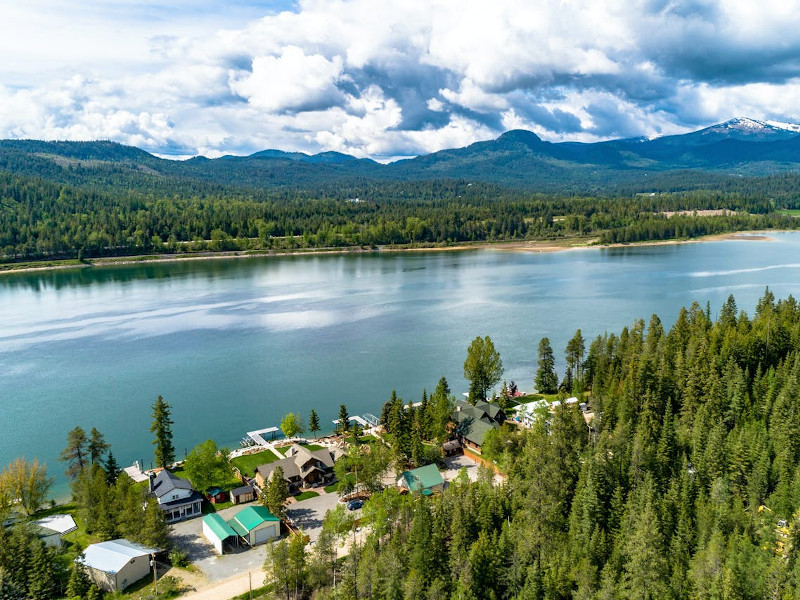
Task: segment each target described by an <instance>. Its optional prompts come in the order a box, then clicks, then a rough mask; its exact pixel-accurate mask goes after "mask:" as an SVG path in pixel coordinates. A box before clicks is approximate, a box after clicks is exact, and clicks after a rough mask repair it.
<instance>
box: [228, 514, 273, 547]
mask: <svg viewBox="0 0 800 600" xmlns="http://www.w3.org/2000/svg"><path fill="white" fill-rule="evenodd" d="M228 525H229V526H230V527H231V529H233V530H234V531H235V532H236V534H237V535H238V536H239V538H241V540H242V541H243V542H245V543H246V544H247V545H249V546H257V545H259V544H264V543H266V542H267V540H271V539H272V538H276V537H279V536H280V534H281V521H280V519H278V517H276V516H275V515H273V514H272V513H271V512H269V510H267V509H266V508H264V507H263V506H248V507H247V508H243V509H242V510H241V511H239V512H238V513H237V514H236V515H234V517H233V518H232V519H230V520H229V521H228Z"/></svg>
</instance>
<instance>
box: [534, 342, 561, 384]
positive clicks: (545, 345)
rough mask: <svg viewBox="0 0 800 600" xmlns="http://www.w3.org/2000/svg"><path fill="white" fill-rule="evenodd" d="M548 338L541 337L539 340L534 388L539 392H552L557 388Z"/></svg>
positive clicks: (556, 377) (553, 361)
mask: <svg viewBox="0 0 800 600" xmlns="http://www.w3.org/2000/svg"><path fill="white" fill-rule="evenodd" d="M555 364H556V362H555V358H554V356H553V348H552V347H551V346H550V340H549V339H548V338H546V337H543V338H542V339H541V340H540V341H539V359H538V369H537V370H536V382H535V383H536V390H537V391H538V392H539V393H540V394H554V393H555V392H556V390H557V389H558V375H556V370H555Z"/></svg>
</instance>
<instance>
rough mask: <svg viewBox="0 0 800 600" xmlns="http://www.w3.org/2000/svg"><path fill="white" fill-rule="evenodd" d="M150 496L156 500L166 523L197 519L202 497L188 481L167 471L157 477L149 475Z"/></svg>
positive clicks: (164, 470) (163, 470) (162, 470)
mask: <svg viewBox="0 0 800 600" xmlns="http://www.w3.org/2000/svg"><path fill="white" fill-rule="evenodd" d="M150 495H152V496H154V497H155V498H156V499H157V500H158V505H159V506H160V507H161V510H163V511H164V514H165V517H166V519H167V523H175V522H176V521H182V520H184V519H191V518H194V517H199V516H200V514H201V507H202V504H203V496H202V495H201V494H200V493H198V492H197V491H195V489H194V488H193V487H192V484H191V483H189V480H188V479H182V478H180V477H178V476H177V475H174V474H173V473H170V472H169V471H168V470H167V469H161V472H160V473H159V474H158V475H153V474H152V473H151V474H150Z"/></svg>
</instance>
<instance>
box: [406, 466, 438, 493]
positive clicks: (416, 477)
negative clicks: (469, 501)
mask: <svg viewBox="0 0 800 600" xmlns="http://www.w3.org/2000/svg"><path fill="white" fill-rule="evenodd" d="M397 486H398V487H402V488H405V489H407V490H408V491H410V492H420V493H422V494H424V495H425V496H429V495H431V494H432V493H433V492H441V491H442V489H444V479H443V478H442V474H441V473H440V472H439V469H438V468H437V467H436V465H425V466H424V467H417V468H416V469H412V470H410V471H406V472H405V473H403V474H402V475H401V476H400V478H399V479H398V480H397Z"/></svg>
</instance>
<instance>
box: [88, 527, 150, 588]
mask: <svg viewBox="0 0 800 600" xmlns="http://www.w3.org/2000/svg"><path fill="white" fill-rule="evenodd" d="M158 552H159V551H158V550H156V549H154V548H146V547H145V546H140V545H139V544H134V543H133V542H129V541H128V540H124V539H119V540H110V541H107V542H100V543H99V544H92V545H90V546H87V548H86V550H84V551H83V554H81V555H80V556H79V557H78V558H76V559H75V560H76V561H77V562H78V563H80V564H82V565H83V567H84V568H85V569H86V574H87V575H88V576H89V579H90V580H91V581H92V582H93V583H94V584H95V585H96V586H97V587H99V588H100V589H102V590H105V591H107V592H116V591H122V590H124V589H125V588H127V587H128V586H130V585H131V584H133V583H136V582H137V581H139V580H140V579H141V578H143V577H146V576H147V575H148V574H149V573H150V556H151V555H153V554H156V553H158Z"/></svg>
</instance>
